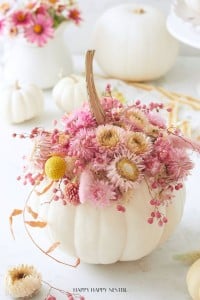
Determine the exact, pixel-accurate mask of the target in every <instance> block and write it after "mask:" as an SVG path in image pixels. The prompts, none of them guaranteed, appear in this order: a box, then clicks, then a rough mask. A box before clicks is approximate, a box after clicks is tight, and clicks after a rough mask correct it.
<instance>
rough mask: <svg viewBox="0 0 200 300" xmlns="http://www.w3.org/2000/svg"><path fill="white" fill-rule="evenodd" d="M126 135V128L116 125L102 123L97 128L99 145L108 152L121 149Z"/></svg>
mask: <svg viewBox="0 0 200 300" xmlns="http://www.w3.org/2000/svg"><path fill="white" fill-rule="evenodd" d="M124 135H125V131H124V129H122V128H120V127H118V126H114V125H100V126H98V127H97V129H96V140H97V145H98V147H99V148H100V149H101V150H103V151H108V153H110V152H112V154H113V151H117V150H119V148H120V146H121V143H122V142H123V139H124Z"/></svg>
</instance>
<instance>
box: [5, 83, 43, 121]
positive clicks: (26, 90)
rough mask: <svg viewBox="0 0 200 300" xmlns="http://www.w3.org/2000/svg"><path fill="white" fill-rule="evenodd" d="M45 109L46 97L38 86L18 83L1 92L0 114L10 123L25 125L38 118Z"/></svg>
mask: <svg viewBox="0 0 200 300" xmlns="http://www.w3.org/2000/svg"><path fill="white" fill-rule="evenodd" d="M43 109H44V95H43V92H42V90H41V89H40V88H39V87H37V86H36V85H33V84H22V85H19V84H18V83H16V84H13V85H9V86H7V87H4V88H3V89H2V91H1V102H0V112H1V115H2V116H3V118H4V119H5V120H6V121H7V122H9V123H14V124H15V123H16V124H17V123H23V122H25V121H27V120H30V119H32V118H35V117H38V116H39V115H40V114H41V113H42V112H43Z"/></svg>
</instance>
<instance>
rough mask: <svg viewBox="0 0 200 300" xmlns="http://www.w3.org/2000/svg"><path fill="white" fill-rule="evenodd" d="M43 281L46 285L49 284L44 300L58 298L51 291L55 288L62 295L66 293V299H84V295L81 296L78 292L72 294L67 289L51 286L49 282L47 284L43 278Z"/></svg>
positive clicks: (55, 299)
mask: <svg viewBox="0 0 200 300" xmlns="http://www.w3.org/2000/svg"><path fill="white" fill-rule="evenodd" d="M43 283H44V284H46V285H47V286H49V292H48V295H47V296H46V297H45V299H44V300H58V299H57V298H56V297H55V296H54V295H52V291H53V290H55V291H57V292H59V293H61V294H63V295H66V297H67V299H68V300H85V297H83V296H82V295H80V294H72V293H70V292H68V291H65V290H61V289H59V288H57V287H54V286H52V285H51V284H49V283H48V282H46V281H44V280H43Z"/></svg>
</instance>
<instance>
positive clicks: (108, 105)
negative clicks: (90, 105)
mask: <svg viewBox="0 0 200 300" xmlns="http://www.w3.org/2000/svg"><path fill="white" fill-rule="evenodd" d="M101 104H102V106H103V109H104V111H105V112H108V111H109V110H111V109H113V108H122V107H123V105H122V103H121V102H120V101H119V100H118V99H115V98H111V97H104V98H103V99H101Z"/></svg>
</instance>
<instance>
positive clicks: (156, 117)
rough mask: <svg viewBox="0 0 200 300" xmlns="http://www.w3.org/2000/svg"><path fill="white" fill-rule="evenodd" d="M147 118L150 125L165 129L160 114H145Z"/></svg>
mask: <svg viewBox="0 0 200 300" xmlns="http://www.w3.org/2000/svg"><path fill="white" fill-rule="evenodd" d="M147 117H148V120H149V122H150V123H151V124H152V125H154V126H157V127H159V128H162V129H164V128H166V122H165V120H164V119H163V117H162V116H161V115H160V114H158V113H155V112H154V113H151V112H150V113H148V114H147Z"/></svg>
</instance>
